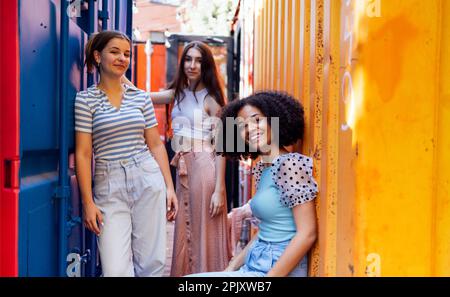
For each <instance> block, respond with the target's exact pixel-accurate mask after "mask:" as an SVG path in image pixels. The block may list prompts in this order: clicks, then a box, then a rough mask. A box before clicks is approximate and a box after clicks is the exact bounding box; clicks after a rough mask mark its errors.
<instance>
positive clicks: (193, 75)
mask: <svg viewBox="0 0 450 297" xmlns="http://www.w3.org/2000/svg"><path fill="white" fill-rule="evenodd" d="M184 73H185V75H186V77H187V79H188V80H189V82H190V83H195V82H197V81H199V80H200V78H201V76H202V54H201V53H200V51H199V50H198V49H196V48H190V49H189V50H188V51H187V53H186V57H185V60H184Z"/></svg>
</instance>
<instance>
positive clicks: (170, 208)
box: [166, 189, 178, 222]
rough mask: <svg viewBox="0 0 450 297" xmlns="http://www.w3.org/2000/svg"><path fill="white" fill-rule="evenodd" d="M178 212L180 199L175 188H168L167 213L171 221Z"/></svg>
mask: <svg viewBox="0 0 450 297" xmlns="http://www.w3.org/2000/svg"><path fill="white" fill-rule="evenodd" d="M177 213H178V199H177V195H176V194H175V191H174V190H173V189H168V190H167V213H166V218H167V220H168V221H169V222H171V221H173V220H175V218H176V217H177Z"/></svg>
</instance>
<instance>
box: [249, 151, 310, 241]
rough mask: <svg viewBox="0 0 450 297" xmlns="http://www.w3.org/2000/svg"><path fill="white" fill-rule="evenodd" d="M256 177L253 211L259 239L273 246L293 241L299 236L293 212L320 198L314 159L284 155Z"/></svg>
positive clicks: (257, 168) (259, 169) (259, 170)
mask: <svg viewBox="0 0 450 297" xmlns="http://www.w3.org/2000/svg"><path fill="white" fill-rule="evenodd" d="M253 173H254V174H255V178H256V183H257V186H256V188H257V190H256V193H255V195H254V196H253V198H252V199H251V200H250V207H251V209H252V213H253V215H254V216H255V217H256V218H258V219H259V220H260V223H259V238H260V239H261V240H264V241H269V242H282V241H286V240H290V239H292V237H294V235H295V234H296V232H297V227H296V225H295V221H294V216H293V213H292V208H293V207H295V206H297V205H299V204H302V203H305V202H308V201H311V200H313V199H314V198H315V197H316V196H317V183H316V181H315V180H314V178H313V176H312V159H311V158H309V157H306V156H303V155H301V154H299V153H290V154H284V155H280V156H279V157H278V158H276V159H275V160H274V161H273V162H272V164H270V165H269V167H266V165H265V164H264V163H262V162H260V163H258V164H257V165H256V166H255V168H254V170H253Z"/></svg>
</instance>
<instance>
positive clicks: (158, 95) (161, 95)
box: [122, 75, 175, 104]
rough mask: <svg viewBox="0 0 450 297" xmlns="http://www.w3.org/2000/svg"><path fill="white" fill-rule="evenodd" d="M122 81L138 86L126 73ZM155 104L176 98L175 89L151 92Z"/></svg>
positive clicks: (168, 102) (166, 102) (169, 101)
mask: <svg viewBox="0 0 450 297" xmlns="http://www.w3.org/2000/svg"><path fill="white" fill-rule="evenodd" d="M122 83H124V84H127V85H129V86H132V87H136V86H135V85H134V84H133V83H132V82H131V81H130V80H129V79H128V78H127V77H126V76H125V75H124V76H122ZM149 94H150V98H151V99H152V102H153V104H170V103H172V102H173V100H174V98H175V91H174V90H172V89H169V90H164V91H160V92H149Z"/></svg>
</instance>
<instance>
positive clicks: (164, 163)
mask: <svg viewBox="0 0 450 297" xmlns="http://www.w3.org/2000/svg"><path fill="white" fill-rule="evenodd" d="M144 136H145V141H146V143H147V146H148V148H149V149H150V151H151V152H152V154H153V156H155V160H156V162H157V163H158V165H159V167H160V168H161V172H162V175H163V176H164V181H165V183H166V187H167V219H168V220H169V221H172V220H174V219H175V217H176V215H177V212H178V200H177V196H176V195H175V190H174V187H173V181H172V175H171V174H170V168H169V158H168V156H167V151H166V148H165V147H164V144H163V143H162V141H161V139H160V138H159V132H158V128H157V127H156V126H155V127H152V128H149V129H145V132H144Z"/></svg>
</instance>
